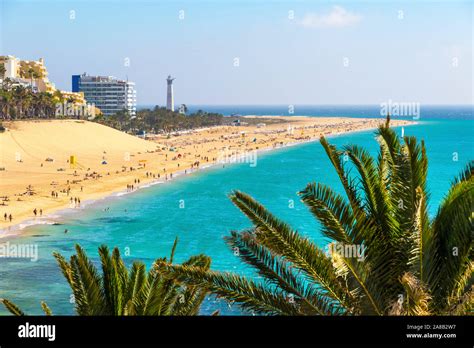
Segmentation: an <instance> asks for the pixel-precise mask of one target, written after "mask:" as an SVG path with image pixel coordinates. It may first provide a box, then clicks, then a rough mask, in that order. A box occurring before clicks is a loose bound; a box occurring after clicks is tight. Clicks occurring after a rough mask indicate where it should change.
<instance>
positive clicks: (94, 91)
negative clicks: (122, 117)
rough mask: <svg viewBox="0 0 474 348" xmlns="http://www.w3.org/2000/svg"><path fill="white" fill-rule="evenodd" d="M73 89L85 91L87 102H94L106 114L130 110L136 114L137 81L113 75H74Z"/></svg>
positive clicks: (130, 112)
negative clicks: (117, 77) (120, 78)
mask: <svg viewBox="0 0 474 348" xmlns="http://www.w3.org/2000/svg"><path fill="white" fill-rule="evenodd" d="M72 91H73V92H83V93H84V98H85V99H86V101H87V103H89V104H94V105H95V107H97V108H99V109H100V111H101V112H102V113H103V114H104V115H105V116H110V115H113V114H115V113H117V112H119V111H124V110H125V111H128V113H129V114H130V115H132V116H135V114H136V111H137V93H136V90H135V83H134V82H130V81H124V80H118V79H116V78H114V77H112V76H89V75H86V74H83V75H73V76H72Z"/></svg>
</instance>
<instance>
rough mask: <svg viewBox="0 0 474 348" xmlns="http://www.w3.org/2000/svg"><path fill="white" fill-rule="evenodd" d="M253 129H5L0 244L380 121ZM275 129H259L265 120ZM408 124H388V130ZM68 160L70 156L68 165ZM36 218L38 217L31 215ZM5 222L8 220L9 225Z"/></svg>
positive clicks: (56, 125) (81, 124) (50, 124)
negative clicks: (115, 202)
mask: <svg viewBox="0 0 474 348" xmlns="http://www.w3.org/2000/svg"><path fill="white" fill-rule="evenodd" d="M260 117H261V118H262V122H261V123H260V124H259V125H241V126H219V127H213V128H208V129H201V130H194V131H187V132H182V133H176V134H170V135H157V136H154V137H153V138H152V139H149V140H144V139H140V138H138V137H135V136H132V135H128V134H125V133H122V132H120V131H117V130H115V129H112V128H109V127H106V126H103V125H100V124H97V123H94V122H88V121H78V120H36V121H15V122H4V126H5V127H6V128H7V131H5V132H3V133H0V187H1V189H0V230H1V231H2V233H0V237H1V236H2V234H4V235H5V234H6V233H7V232H8V231H9V230H10V229H11V228H12V226H15V225H18V224H20V223H21V222H23V221H25V220H30V219H35V218H39V217H41V216H45V215H48V214H52V213H54V212H56V211H58V210H62V209H65V208H71V209H77V208H80V207H81V206H82V205H83V204H84V202H85V201H87V200H93V199H98V198H102V197H105V196H107V195H110V194H112V193H114V192H119V191H134V190H136V189H138V188H139V187H141V186H143V185H145V184H148V183H150V182H153V181H157V180H160V181H166V180H171V179H172V176H173V173H174V174H175V175H176V173H177V172H183V173H184V172H185V173H186V174H191V173H192V172H194V171H197V170H199V169H200V168H202V167H204V166H208V165H211V164H213V163H216V162H226V163H232V162H233V161H239V158H245V156H246V154H248V153H250V152H252V153H253V152H255V151H258V150H265V149H274V148H280V147H283V146H288V145H290V144H294V143H300V142H308V141H314V140H317V139H319V137H320V136H321V135H325V136H328V135H334V134H342V133H347V132H353V131H361V130H367V129H374V128H376V127H377V126H378V125H379V124H380V122H383V120H381V119H363V118H344V117H339V118H335V117H330V118H329V117H327V118H323V117H321V118H319V117H318V118H314V117H304V116H292V117H274V116H260ZM270 117H271V118H273V119H278V120H279V122H280V123H272V124H265V120H266V119H268V118H270ZM410 124H413V122H409V121H401V120H392V121H391V125H392V126H401V125H410ZM71 156H74V157H73V159H72V163H71ZM35 212H36V214H35ZM10 215H11V220H10Z"/></svg>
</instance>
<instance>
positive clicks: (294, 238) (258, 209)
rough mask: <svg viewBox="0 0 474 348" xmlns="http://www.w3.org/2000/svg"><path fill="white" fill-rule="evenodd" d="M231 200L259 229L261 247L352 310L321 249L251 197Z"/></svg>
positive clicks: (233, 196) (239, 194)
mask: <svg viewBox="0 0 474 348" xmlns="http://www.w3.org/2000/svg"><path fill="white" fill-rule="evenodd" d="M230 199H231V201H232V202H233V203H234V204H235V205H236V206H237V207H238V208H239V209H240V210H241V211H242V212H243V213H244V214H245V215H247V217H248V218H249V219H250V220H251V221H252V223H253V224H254V225H255V233H256V236H257V240H258V241H259V243H261V244H262V245H264V246H266V247H267V248H269V249H270V250H271V251H272V252H273V253H275V254H277V255H280V256H281V257H284V258H286V259H287V260H288V261H290V262H291V263H292V264H293V265H294V267H296V268H298V269H299V270H300V271H301V272H303V273H304V274H305V275H306V276H307V277H308V278H309V279H310V280H311V281H314V282H316V283H318V284H319V285H320V286H322V288H323V289H324V290H325V291H326V292H327V293H326V295H327V296H329V297H331V298H332V299H333V300H335V301H338V302H339V303H341V304H342V305H343V306H346V307H347V308H350V307H351V305H350V303H349V302H348V296H349V292H348V291H347V289H346V288H345V287H344V286H343V284H342V282H341V280H340V279H338V278H337V276H336V274H335V270H334V267H333V266H332V262H331V260H330V259H329V258H328V257H327V255H325V254H324V252H323V251H322V250H321V249H319V248H318V247H317V246H316V245H314V244H313V243H312V242H311V241H309V240H308V239H306V238H303V237H301V236H300V235H299V234H298V233H297V232H296V231H293V230H292V229H291V228H290V226H288V225H287V224H285V223H283V222H282V221H280V220H278V219H277V218H276V217H274V216H273V215H272V214H271V213H270V212H268V211H267V210H266V209H265V208H264V207H263V206H262V205H261V204H259V203H258V202H257V201H255V200H254V199H253V198H252V197H250V196H248V195H247V194H245V193H242V192H239V191H234V192H233V193H232V194H231V195H230Z"/></svg>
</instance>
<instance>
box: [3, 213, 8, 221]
mask: <svg viewBox="0 0 474 348" xmlns="http://www.w3.org/2000/svg"><path fill="white" fill-rule="evenodd" d="M3 217H4V218H5V221H7V219H8V215H7V213H5V214H4V215H3Z"/></svg>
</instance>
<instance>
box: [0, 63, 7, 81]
mask: <svg viewBox="0 0 474 348" xmlns="http://www.w3.org/2000/svg"><path fill="white" fill-rule="evenodd" d="M6 71H7V69H5V65H3V64H2V65H0V77H1V78H2V79H3V78H4V77H5V73H6Z"/></svg>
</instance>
